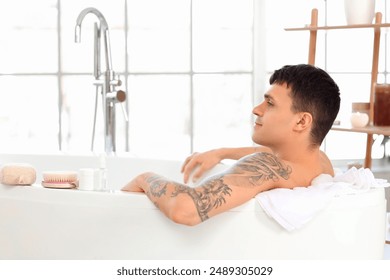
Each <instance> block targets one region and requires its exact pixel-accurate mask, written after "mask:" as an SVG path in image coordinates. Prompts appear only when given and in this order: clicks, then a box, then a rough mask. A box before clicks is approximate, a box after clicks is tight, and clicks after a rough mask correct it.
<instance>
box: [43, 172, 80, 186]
mask: <svg viewBox="0 0 390 280" xmlns="http://www.w3.org/2000/svg"><path fill="white" fill-rule="evenodd" d="M42 176H43V181H44V182H46V183H73V182H75V181H77V173H76V172H73V171H50V172H43V173H42Z"/></svg>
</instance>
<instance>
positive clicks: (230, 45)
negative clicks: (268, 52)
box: [193, 0, 253, 72]
mask: <svg viewBox="0 0 390 280" xmlns="http://www.w3.org/2000/svg"><path fill="white" fill-rule="evenodd" d="M193 11H194V14H193V17H194V22H193V55H194V62H193V63H194V70H195V71H212V72H214V71H251V70H252V50H253V47H252V44H253V32H252V28H253V1H252V0H246V1H242V0H230V1H222V0H212V1H210V0H207V1H205V0H198V1H194V9H193Z"/></svg>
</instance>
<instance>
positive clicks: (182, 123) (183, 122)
mask: <svg viewBox="0 0 390 280" xmlns="http://www.w3.org/2000/svg"><path fill="white" fill-rule="evenodd" d="M129 85H130V87H129V88H130V96H129V104H130V107H129V112H130V152H131V153H133V154H136V155H139V156H145V157H152V158H164V157H165V158H177V159H183V157H184V156H185V155H188V153H189V152H190V137H189V135H190V131H189V122H190V110H189V108H190V86H189V85H190V83H189V77H188V76H187V75H169V76H167V75H147V76H131V77H130V79H129Z"/></svg>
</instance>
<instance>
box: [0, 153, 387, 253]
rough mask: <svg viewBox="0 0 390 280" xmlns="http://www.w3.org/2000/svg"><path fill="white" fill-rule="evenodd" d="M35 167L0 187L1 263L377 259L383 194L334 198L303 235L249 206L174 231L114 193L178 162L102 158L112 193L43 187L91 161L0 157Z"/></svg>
mask: <svg viewBox="0 0 390 280" xmlns="http://www.w3.org/2000/svg"><path fill="white" fill-rule="evenodd" d="M10 162H24V163H30V164H32V165H33V166H35V167H36V169H37V171H38V178H37V184H36V186H17V187H11V186H4V185H0V259H381V258H382V257H383V250H384V240H385V219H386V218H385V215H386V213H385V212H386V211H385V206H386V205H385V204H386V201H385V198H384V191H383V189H373V190H371V191H369V192H367V193H364V194H359V195H345V196H343V197H338V198H334V199H333V201H332V202H331V204H330V205H329V206H328V207H327V208H326V209H324V210H323V211H322V212H321V213H320V214H319V215H318V216H316V217H315V218H314V219H313V220H312V221H311V222H309V223H308V224H307V225H306V226H304V228H302V229H300V230H297V231H293V232H287V231H286V230H284V229H283V228H282V227H281V226H279V225H278V224H277V223H276V222H275V221H274V220H273V219H272V218H270V217H268V216H267V215H266V214H265V213H264V211H263V210H262V209H261V207H260V206H259V204H258V203H257V202H256V201H255V200H254V199H252V200H251V201H249V202H248V203H246V204H244V205H242V206H240V207H238V208H235V209H233V210H231V211H229V212H226V213H223V214H220V215H219V216H216V217H213V218H211V219H209V220H207V221H206V222H204V223H202V224H200V225H198V226H195V227H187V226H183V225H178V224H174V223H173V222H171V221H170V220H168V219H167V218H166V217H165V216H164V215H163V214H162V213H160V212H159V210H157V209H156V208H155V206H154V205H153V203H151V202H150V201H149V200H148V199H147V198H146V196H144V195H143V194H132V193H124V192H121V191H119V189H120V188H121V187H122V186H123V185H124V184H125V183H126V182H127V181H128V180H129V179H130V178H132V177H133V176H134V175H136V174H138V173H140V172H143V171H155V172H158V173H161V174H164V175H165V176H167V177H170V178H172V179H175V180H181V174H180V173H179V170H180V165H181V162H175V161H159V160H146V159H136V158H128V157H109V158H108V160H107V166H108V182H109V186H111V188H112V189H116V190H115V191H110V192H94V191H80V190H58V189H46V188H43V187H40V186H39V182H40V180H41V172H42V171H43V170H70V169H73V170H78V169H79V168H84V167H97V164H98V159H97V157H94V156H65V155H5V154H2V155H0V163H10Z"/></svg>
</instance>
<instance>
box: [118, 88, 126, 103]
mask: <svg viewBox="0 0 390 280" xmlns="http://www.w3.org/2000/svg"><path fill="white" fill-rule="evenodd" d="M116 100H117V101H118V102H121V103H122V102H123V101H125V100H126V92H124V91H123V90H118V91H117V92H116Z"/></svg>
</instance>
